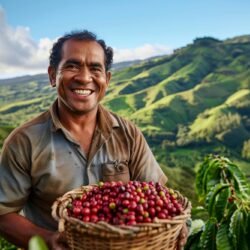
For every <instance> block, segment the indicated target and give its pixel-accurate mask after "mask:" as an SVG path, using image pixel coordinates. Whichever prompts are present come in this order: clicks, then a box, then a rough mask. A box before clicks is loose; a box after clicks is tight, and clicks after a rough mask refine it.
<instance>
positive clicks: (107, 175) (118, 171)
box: [102, 160, 130, 183]
mask: <svg viewBox="0 0 250 250" xmlns="http://www.w3.org/2000/svg"><path fill="white" fill-rule="evenodd" d="M102 177H103V181H122V182H123V183H127V182H129V180H130V174H129V167H128V161H117V160H116V161H113V162H108V163H103V164H102Z"/></svg>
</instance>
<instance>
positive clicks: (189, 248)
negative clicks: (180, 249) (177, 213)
mask: <svg viewBox="0 0 250 250" xmlns="http://www.w3.org/2000/svg"><path fill="white" fill-rule="evenodd" d="M201 234H202V230H201V231H198V232H197V233H195V234H192V235H190V236H189V237H188V240H187V243H186V245H185V247H184V250H201V248H200V247H199V241H200V236H201Z"/></svg>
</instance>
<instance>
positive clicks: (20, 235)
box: [0, 213, 54, 249]
mask: <svg viewBox="0 0 250 250" xmlns="http://www.w3.org/2000/svg"><path fill="white" fill-rule="evenodd" d="M53 234H54V233H53V232H51V231H48V230H46V229H43V228H41V227H38V226H36V225H34V224H33V223H32V222H30V221H29V220H27V219H26V218H25V217H23V216H21V215H19V214H16V213H9V214H5V215H1V216H0V235H2V236H3V237H4V238H6V239H7V240H8V241H9V242H11V243H13V244H15V245H16V246H18V247H22V248H25V249H27V248H28V243H29V240H30V238H31V237H32V236H34V235H40V236H41V237H43V238H44V240H45V241H46V242H47V243H48V241H49V239H50V238H51V237H52V235H53Z"/></svg>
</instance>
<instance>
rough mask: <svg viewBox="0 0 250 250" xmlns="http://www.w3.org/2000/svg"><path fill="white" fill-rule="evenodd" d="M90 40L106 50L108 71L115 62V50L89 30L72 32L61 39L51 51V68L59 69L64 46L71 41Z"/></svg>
mask: <svg viewBox="0 0 250 250" xmlns="http://www.w3.org/2000/svg"><path fill="white" fill-rule="evenodd" d="M70 39H74V40H80V41H81V40H90V41H95V42H97V43H98V44H100V45H101V46H102V48H103V50H104V54H105V69H106V71H108V70H109V69H110V68H111V65H112V62H113V49H112V48H111V47H108V46H107V45H106V43H105V42H104V40H101V39H97V36H96V35H95V34H94V33H92V32H90V31H88V30H83V31H72V32H70V33H67V34H65V35H64V36H62V37H60V38H59V39H58V40H57V41H56V42H55V43H54V44H53V47H52V49H51V51H50V56H49V63H50V66H52V67H54V68H55V69H57V67H58V65H59V63H60V61H61V59H62V47H63V44H64V43H65V42H66V41H68V40H70Z"/></svg>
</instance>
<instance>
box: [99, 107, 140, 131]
mask: <svg viewBox="0 0 250 250" xmlns="http://www.w3.org/2000/svg"><path fill="white" fill-rule="evenodd" d="M101 108H102V112H103V113H104V115H105V116H106V117H109V118H108V119H109V122H110V124H112V127H113V128H116V129H117V130H119V131H121V130H122V131H124V132H126V133H129V134H131V133H132V134H138V133H139V134H141V131H140V129H139V128H138V127H137V125H136V124H135V123H133V121H130V120H129V119H127V118H124V117H122V116H120V115H118V114H116V113H114V112H112V111H110V110H107V109H106V108H104V107H103V106H102V107H101Z"/></svg>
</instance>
